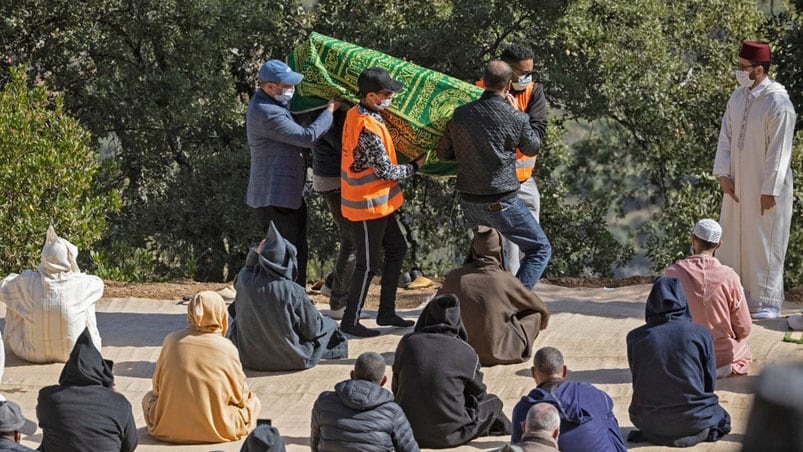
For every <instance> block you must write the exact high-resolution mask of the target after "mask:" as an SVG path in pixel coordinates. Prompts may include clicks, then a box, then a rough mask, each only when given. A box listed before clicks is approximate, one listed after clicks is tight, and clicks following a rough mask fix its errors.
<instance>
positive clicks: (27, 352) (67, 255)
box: [0, 226, 103, 363]
mask: <svg viewBox="0 0 803 452" xmlns="http://www.w3.org/2000/svg"><path fill="white" fill-rule="evenodd" d="M77 258H78V248H76V246H75V245H73V244H72V243H70V242H68V241H67V240H65V239H63V238H60V237H59V236H58V235H56V232H55V231H54V230H53V227H52V226H51V227H49V228H48V229H47V237H46V239H45V245H44V247H43V248H42V261H41V263H40V264H39V269H38V270H25V271H24V272H23V273H22V274H21V275H18V274H16V273H12V274H10V275H8V276H7V277H6V278H5V279H3V280H2V282H0V300H1V301H2V302H4V303H5V304H6V324H5V328H4V330H3V339H4V341H5V343H6V344H7V345H8V348H9V349H11V351H13V352H14V354H15V355H17V356H19V357H20V358H22V359H24V360H26V361H30V362H33V363H50V362H66V361H67V359H68V358H69V357H70V352H71V351H72V349H73V346H74V345H75V342H76V340H77V339H78V336H80V335H81V333H82V332H83V331H84V328H88V329H89V334H90V336H91V337H92V342H93V344H94V345H95V347H96V348H97V349H98V350H100V346H101V343H100V333H99V332H98V326H97V320H96V319H95V303H96V302H97V301H98V300H99V299H100V297H101V296H102V295H103V281H102V280H101V279H100V278H98V277H97V276H92V275H87V274H84V273H81V270H80V269H79V268H78V263H77V261H76V259H77Z"/></svg>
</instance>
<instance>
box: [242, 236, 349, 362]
mask: <svg viewBox="0 0 803 452" xmlns="http://www.w3.org/2000/svg"><path fill="white" fill-rule="evenodd" d="M295 274H296V248H295V247H294V246H293V244H292V243H290V242H289V241H287V240H285V239H284V238H283V237H282V236H281V235H280V234H279V231H278V230H277V229H276V226H274V225H273V223H271V224H270V227H269V228H268V234H267V237H265V241H264V243H263V245H262V248H261V250H260V251H259V252H257V250H254V249H252V250H251V251H250V252H249V253H248V257H247V258H246V261H245V266H244V267H243V268H242V270H240V273H239V274H238V275H237V279H236V280H235V283H234V287H235V289H236V290H237V295H236V298H235V301H234V305H235V306H236V309H235V311H236V316H235V317H234V322H233V323H232V326H231V333H230V337H231V340H232V342H234V344H235V345H236V346H237V348H238V350H239V352H240V359H241V360H242V363H243V365H244V366H245V367H246V368H248V369H254V370H263V371H279V370H300V369H307V368H310V367H314V366H315V365H316V364H318V361H320V359H321V358H326V359H338V358H345V357H346V356H347V355H348V345H347V342H346V337H345V336H344V335H343V334H342V333H341V332H340V329H339V328H338V326H337V323H336V322H335V321H334V320H332V319H330V318H328V317H323V316H322V315H321V314H320V313H319V312H318V310H317V309H316V308H315V304H313V302H312V300H310V299H309V297H307V293H306V290H305V289H304V288H303V287H301V286H299V285H298V284H296V283H295V282H294V281H295Z"/></svg>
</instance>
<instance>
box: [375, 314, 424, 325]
mask: <svg viewBox="0 0 803 452" xmlns="http://www.w3.org/2000/svg"><path fill="white" fill-rule="evenodd" d="M376 324H377V325H379V326H398V327H402V328H409V327H411V326H413V325H415V322H413V321H412V320H404V319H403V318H401V317H399V316H398V315H396V314H393V315H392V316H382V317H377V318H376Z"/></svg>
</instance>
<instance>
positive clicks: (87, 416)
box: [36, 329, 137, 452]
mask: <svg viewBox="0 0 803 452" xmlns="http://www.w3.org/2000/svg"><path fill="white" fill-rule="evenodd" d="M112 364H113V363H112V362H111V361H109V360H105V359H103V357H102V356H101V354H100V351H98V349H97V348H95V345H94V344H93V343H92V338H91V335H90V334H89V330H88V329H85V330H84V332H83V333H81V335H80V336H78V340H77V341H76V343H75V347H73V350H72V352H71V353H70V358H69V359H68V360H67V363H66V364H65V365H64V368H63V369H62V371H61V375H60V376H59V384H58V385H54V386H47V387H44V388H42V389H41V390H40V391H39V399H38V403H37V405H36V417H37V419H39V427H41V428H42V433H43V434H42V444H41V445H40V446H39V450H41V451H45V452H49V451H54V452H56V451H58V452H61V451H65V450H92V451H99V452H112V451H113V452H118V451H122V452H128V451H132V450H134V449H135V448H136V447H137V426H136V425H135V424H134V415H133V413H132V412H131V404H130V403H128V400H126V398H125V396H123V395H122V394H119V393H117V392H115V391H114V375H113V374H112Z"/></svg>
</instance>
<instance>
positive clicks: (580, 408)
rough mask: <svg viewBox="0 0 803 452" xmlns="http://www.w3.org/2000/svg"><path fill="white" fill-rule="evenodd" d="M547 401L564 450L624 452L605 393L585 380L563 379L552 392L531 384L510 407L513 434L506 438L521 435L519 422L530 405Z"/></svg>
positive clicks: (514, 439) (611, 407)
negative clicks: (553, 411)
mask: <svg viewBox="0 0 803 452" xmlns="http://www.w3.org/2000/svg"><path fill="white" fill-rule="evenodd" d="M538 402H548V403H551V404H553V405H555V407H556V408H557V409H558V412H559V413H560V436H558V448H560V450H562V451H565V452H584V451H588V452H608V451H611V452H625V451H627V447H625V443H624V441H623V440H622V436H621V433H620V432H619V422H618V421H617V420H616V416H614V414H613V401H612V400H611V398H610V397H608V394H605V393H604V392H603V391H601V390H599V389H597V388H595V387H594V386H592V385H590V384H588V383H582V382H577V381H568V380H564V381H563V382H561V383H560V386H558V387H557V388H555V389H554V390H553V392H549V391H547V390H545V389H542V388H535V389H533V390H532V391H530V393H529V394H527V395H526V396H524V397H522V398H521V400H520V401H519V403H517V404H516V407H515V408H513V434H512V435H511V438H510V442H511V443H514V444H515V443H517V442H519V441H520V439H521V434H522V432H521V424H522V422H524V420H525V419H526V418H527V412H528V411H529V410H530V407H531V406H533V405H535V404H536V403H538Z"/></svg>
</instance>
